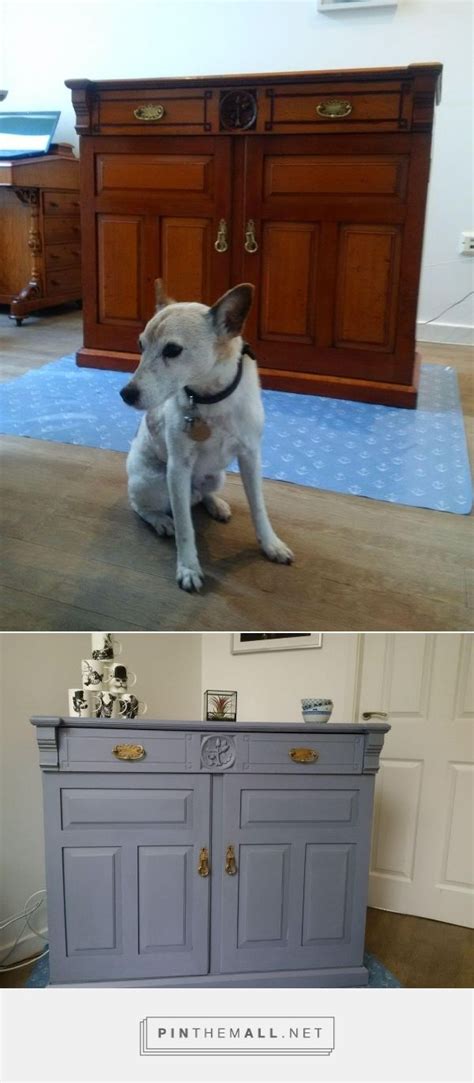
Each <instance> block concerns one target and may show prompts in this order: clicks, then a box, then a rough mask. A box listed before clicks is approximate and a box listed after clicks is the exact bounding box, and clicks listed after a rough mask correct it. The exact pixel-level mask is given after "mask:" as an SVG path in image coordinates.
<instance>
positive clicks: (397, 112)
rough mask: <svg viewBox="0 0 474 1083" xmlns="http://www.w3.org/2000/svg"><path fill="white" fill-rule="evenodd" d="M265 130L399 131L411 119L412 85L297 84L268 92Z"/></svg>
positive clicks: (404, 127) (406, 126)
mask: <svg viewBox="0 0 474 1083" xmlns="http://www.w3.org/2000/svg"><path fill="white" fill-rule="evenodd" d="M266 97H267V103H266V109H267V114H268V115H267V117H266V122H265V129H266V130H267V131H272V130H273V131H279V132H304V131H311V130H313V131H314V130H316V129H317V130H318V131H319V130H323V131H324V130H325V129H328V130H329V131H347V130H348V129H349V130H354V131H394V130H395V131H398V130H405V131H406V130H407V128H409V126H410V121H411V97H410V88H409V86H408V85H407V86H406V88H405V86H403V85H402V84H400V83H398V82H393V83H382V84H379V85H378V86H377V88H376V89H374V84H373V83H372V84H368V85H367V86H364V84H363V83H362V84H361V83H359V84H357V86H354V85H352V86H351V84H349V83H341V84H335V85H334V89H328V85H327V83H323V84H321V86H318V84H308V85H305V86H302V85H301V84H294V85H289V86H284V87H277V88H275V89H268V90H267V92H266Z"/></svg>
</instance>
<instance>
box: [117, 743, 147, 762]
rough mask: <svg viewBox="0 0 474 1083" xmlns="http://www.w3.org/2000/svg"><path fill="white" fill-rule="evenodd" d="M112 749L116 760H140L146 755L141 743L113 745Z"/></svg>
mask: <svg viewBox="0 0 474 1083" xmlns="http://www.w3.org/2000/svg"><path fill="white" fill-rule="evenodd" d="M112 751H113V754H114V756H116V757H117V759H118V760H142V759H143V757H144V756H146V752H145V749H144V747H143V745H115V748H114V749H112Z"/></svg>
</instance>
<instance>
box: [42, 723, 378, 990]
mask: <svg viewBox="0 0 474 1083" xmlns="http://www.w3.org/2000/svg"><path fill="white" fill-rule="evenodd" d="M31 721H32V723H33V724H34V725H35V726H36V733H37V740H38V746H39V758H40V765H41V769H42V772H43V784H44V786H43V790H44V816H45V843H46V886H47V897H48V939H49V958H50V981H51V983H52V984H53V985H57V984H74V983H81V984H88V983H94V984H103V985H114V984H117V985H153V986H166V985H174V986H176V985H181V986H203V987H204V986H277V987H278V986H280V987H281V986H315V987H317V986H346V985H366V984H367V979H368V974H367V970H366V968H365V966H364V963H363V956H364V936H365V917H366V906H367V891H368V876H369V855H370V840H371V826H372V808H373V793H374V781H375V774H376V772H377V770H378V767H379V756H380V752H381V749H382V746H383V742H384V737H385V734H386V732H387V731H388V730H389V729H390V726H388V725H387V724H386V723H369V724H367V725H337V724H331V725H329V726H312V725H303V724H302V723H293V724H291V723H289V724H288V725H284V724H282V723H278V724H277V723H253V724H252V723H242V724H241V725H236V726H232V727H231V728H230V729H227V728H225V727H224V725H223V724H222V723H217V722H214V723H212V722H206V723H202V722H201V723H199V722H197V723H193V722H177V723H173V722H154V721H147V722H143V720H140V722H137V723H133V724H130V722H124V721H114V720H110V721H109V720H107V719H103V718H102V719H99V720H97V719H95V720H94V719H84V718H82V719H77V718H32V719H31Z"/></svg>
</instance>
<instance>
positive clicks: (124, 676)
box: [104, 662, 137, 695]
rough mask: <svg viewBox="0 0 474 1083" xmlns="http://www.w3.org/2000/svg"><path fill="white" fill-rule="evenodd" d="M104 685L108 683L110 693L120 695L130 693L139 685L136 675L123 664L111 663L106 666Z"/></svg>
mask: <svg viewBox="0 0 474 1083" xmlns="http://www.w3.org/2000/svg"><path fill="white" fill-rule="evenodd" d="M104 683H107V685H108V688H109V692H113V693H114V695H119V694H120V693H121V692H128V690H129V688H133V686H134V684H136V683H137V677H136V673H131V672H130V670H127V667H126V666H124V665H122V663H121V662H109V664H108V665H107V664H106V673H105V676H104Z"/></svg>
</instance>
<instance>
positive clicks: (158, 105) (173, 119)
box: [97, 87, 213, 135]
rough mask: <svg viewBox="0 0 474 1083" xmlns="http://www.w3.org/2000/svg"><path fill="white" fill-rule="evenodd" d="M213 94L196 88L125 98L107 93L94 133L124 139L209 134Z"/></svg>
mask: <svg viewBox="0 0 474 1083" xmlns="http://www.w3.org/2000/svg"><path fill="white" fill-rule="evenodd" d="M212 94H213V92H212V90H203V89H201V88H199V87H197V88H194V89H191V88H190V89H189V90H186V89H183V90H159V91H152V92H151V93H150V94H147V92H146V91H145V92H144V93H139V92H138V93H136V94H130V95H126V96H124V94H123V92H121V91H108V92H107V93H106V94H103V95H102V96H101V98H100V100H99V102H98V104H97V111H98V112H97V131H99V132H102V133H104V134H106V133H111V134H116V133H117V134H118V133H120V134H123V135H146V134H147V132H149V133H150V135H156V134H157V133H158V132H159V131H164V132H168V134H169V133H171V132H176V133H177V134H181V133H188V134H189V133H194V134H196V133H197V134H199V132H209V131H211V123H210V121H209V116H208V112H209V102H210V99H211V98H212Z"/></svg>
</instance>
